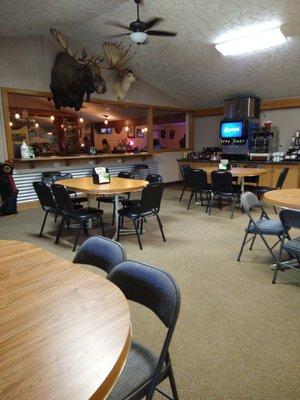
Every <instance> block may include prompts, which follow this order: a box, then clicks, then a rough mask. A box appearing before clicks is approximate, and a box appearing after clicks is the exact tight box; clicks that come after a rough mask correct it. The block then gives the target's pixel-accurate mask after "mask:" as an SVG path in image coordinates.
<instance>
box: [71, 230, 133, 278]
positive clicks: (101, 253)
mask: <svg viewBox="0 0 300 400" xmlns="http://www.w3.org/2000/svg"><path fill="white" fill-rule="evenodd" d="M126 259H127V257H126V253H125V250H124V248H123V246H122V245H121V244H120V243H118V242H115V241H114V240H111V239H107V238H105V237H102V236H92V237H90V238H88V239H87V240H86V241H85V242H84V243H82V245H81V246H80V248H79V250H78V251H77V254H76V256H75V257H74V260H73V263H75V264H88V265H93V266H95V267H98V268H100V269H103V271H105V272H106V273H107V274H109V273H110V272H111V271H112V270H113V268H114V267H115V266H116V265H118V264H120V263H121V262H123V261H126Z"/></svg>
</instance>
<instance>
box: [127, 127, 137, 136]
mask: <svg viewBox="0 0 300 400" xmlns="http://www.w3.org/2000/svg"><path fill="white" fill-rule="evenodd" d="M127 137H128V138H135V132H134V128H133V126H132V127H131V128H129V131H128V132H127Z"/></svg>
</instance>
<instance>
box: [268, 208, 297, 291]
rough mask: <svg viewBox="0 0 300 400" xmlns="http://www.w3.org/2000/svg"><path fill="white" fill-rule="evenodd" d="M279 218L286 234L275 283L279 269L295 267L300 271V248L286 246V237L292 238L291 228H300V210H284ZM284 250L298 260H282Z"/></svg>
mask: <svg viewBox="0 0 300 400" xmlns="http://www.w3.org/2000/svg"><path fill="white" fill-rule="evenodd" d="M279 218H280V220H281V222H282V225H283V227H284V230H285V233H286V234H285V235H283V236H282V237H281V242H280V250H279V254H278V257H277V261H276V267H275V269H274V274H273V279H272V283H273V284H275V283H276V278H277V273H278V271H284V270H285V269H294V270H296V271H300V250H299V251H298V252H297V251H296V250H295V251H293V250H291V249H290V248H285V239H286V238H289V239H291V238H290V237H289V230H290V229H291V228H295V229H300V213H299V211H294V210H282V211H280V213H279ZM284 250H285V251H287V252H288V253H289V256H290V258H295V259H296V260H297V261H296V263H295V261H293V260H291V259H289V260H287V261H282V253H283V251H284Z"/></svg>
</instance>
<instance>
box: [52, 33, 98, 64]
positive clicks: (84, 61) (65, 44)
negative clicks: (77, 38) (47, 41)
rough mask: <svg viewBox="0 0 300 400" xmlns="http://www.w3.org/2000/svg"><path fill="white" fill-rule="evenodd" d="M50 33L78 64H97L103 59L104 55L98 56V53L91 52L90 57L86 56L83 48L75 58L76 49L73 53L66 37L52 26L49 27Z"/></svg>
mask: <svg viewBox="0 0 300 400" xmlns="http://www.w3.org/2000/svg"><path fill="white" fill-rule="evenodd" d="M50 33H51V35H52V36H53V37H54V38H55V39H56V41H57V42H58V43H59V44H60V45H61V47H62V48H63V49H64V50H65V52H66V53H68V54H69V55H70V56H71V57H73V58H75V60H76V61H78V62H79V63H80V64H90V63H92V62H94V63H96V64H99V63H102V62H103V61H104V57H100V56H99V55H97V54H95V53H93V54H92V55H91V56H90V57H88V56H87V52H86V50H85V49H83V50H82V56H81V58H77V53H78V50H76V52H75V54H74V53H73V52H72V51H71V50H70V48H69V45H68V39H67V38H64V36H63V35H62V34H61V32H60V31H58V30H57V29H54V28H50Z"/></svg>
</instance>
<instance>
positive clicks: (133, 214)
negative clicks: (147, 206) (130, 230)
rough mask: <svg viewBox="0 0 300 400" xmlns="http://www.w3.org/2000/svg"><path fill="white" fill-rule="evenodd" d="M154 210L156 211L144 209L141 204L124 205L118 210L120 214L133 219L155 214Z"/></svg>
mask: <svg viewBox="0 0 300 400" xmlns="http://www.w3.org/2000/svg"><path fill="white" fill-rule="evenodd" d="M153 212H154V211H153V210H142V209H141V208H140V207H139V206H135V207H124V208H121V210H119V211H118V213H119V215H120V216H122V217H128V218H133V219H137V218H140V217H142V218H143V217H147V216H150V215H152V214H153Z"/></svg>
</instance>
